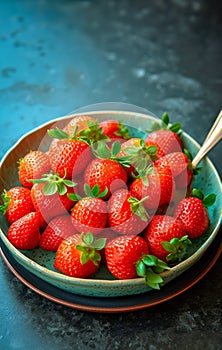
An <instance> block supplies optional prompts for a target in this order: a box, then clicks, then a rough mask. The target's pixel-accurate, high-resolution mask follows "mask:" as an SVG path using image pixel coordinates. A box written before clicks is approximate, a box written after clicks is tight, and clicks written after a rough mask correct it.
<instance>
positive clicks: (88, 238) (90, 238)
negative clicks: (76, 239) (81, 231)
mask: <svg viewBox="0 0 222 350" xmlns="http://www.w3.org/2000/svg"><path fill="white" fill-rule="evenodd" d="M81 237H82V241H83V243H84V244H85V245H86V246H91V245H92V243H93V241H94V237H93V234H92V232H87V233H86V234H85V235H82V236H81Z"/></svg>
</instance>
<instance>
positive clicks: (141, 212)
mask: <svg viewBox="0 0 222 350" xmlns="http://www.w3.org/2000/svg"><path fill="white" fill-rule="evenodd" d="M147 198H148V197H144V198H143V199H141V200H140V201H139V200H138V199H137V198H134V197H129V198H128V202H129V203H130V210H131V211H132V213H133V214H135V215H137V216H139V217H140V218H141V220H142V221H147V220H148V217H149V216H148V213H147V211H146V209H145V208H144V206H143V204H142V202H143V201H145V200H146V199H147Z"/></svg>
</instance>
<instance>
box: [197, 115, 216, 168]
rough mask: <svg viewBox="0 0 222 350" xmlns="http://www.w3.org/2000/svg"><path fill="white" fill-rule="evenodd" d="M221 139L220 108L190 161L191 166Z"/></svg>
mask: <svg viewBox="0 0 222 350" xmlns="http://www.w3.org/2000/svg"><path fill="white" fill-rule="evenodd" d="M221 139H222V110H221V111H220V113H219V114H218V116H217V118H216V120H215V122H214V124H213V126H212V127H211V129H210V131H209V133H208V134H207V136H206V138H205V140H204V143H203V144H202V146H201V148H200V149H199V151H198V153H197V154H196V156H195V157H194V159H193V161H192V166H193V168H196V166H197V164H198V163H199V162H200V161H201V160H202V159H203V158H204V156H205V155H206V154H207V153H208V152H209V151H210V150H211V149H212V148H213V147H214V146H215V145H216V144H217V143H218V142H219V141H220V140H221Z"/></svg>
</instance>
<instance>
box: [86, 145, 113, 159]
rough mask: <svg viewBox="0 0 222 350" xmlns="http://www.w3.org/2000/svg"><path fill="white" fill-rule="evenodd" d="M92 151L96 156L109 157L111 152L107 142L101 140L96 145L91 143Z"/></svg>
mask: <svg viewBox="0 0 222 350" xmlns="http://www.w3.org/2000/svg"><path fill="white" fill-rule="evenodd" d="M91 147H92V152H93V154H94V155H95V156H96V157H97V158H104V159H110V158H111V152H110V149H109V147H108V146H107V144H106V143H105V142H103V141H98V142H97V143H96V145H92V146H91Z"/></svg>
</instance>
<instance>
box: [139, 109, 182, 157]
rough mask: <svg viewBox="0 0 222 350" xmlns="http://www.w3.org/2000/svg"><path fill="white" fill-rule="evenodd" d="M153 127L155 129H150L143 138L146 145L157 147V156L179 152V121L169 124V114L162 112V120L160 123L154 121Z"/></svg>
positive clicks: (180, 144) (180, 143) (180, 145)
mask: <svg viewBox="0 0 222 350" xmlns="http://www.w3.org/2000/svg"><path fill="white" fill-rule="evenodd" d="M153 128H154V129H156V130H154V131H151V133H150V134H149V135H148V136H147V138H146V139H145V143H146V145H147V146H150V145H155V146H156V147H157V149H158V150H157V156H158V157H159V158H160V157H162V156H164V155H165V154H168V153H172V152H181V149H182V142H181V139H180V137H179V135H180V133H181V125H180V124H179V123H174V124H172V125H171V126H169V116H168V114H167V113H164V114H163V116H162V122H161V123H160V124H158V123H155V125H154V127H153ZM148 131H150V130H148Z"/></svg>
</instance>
